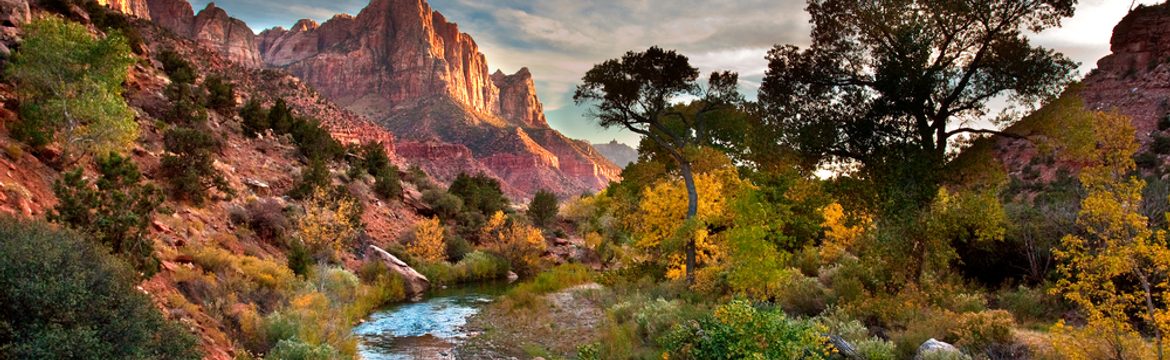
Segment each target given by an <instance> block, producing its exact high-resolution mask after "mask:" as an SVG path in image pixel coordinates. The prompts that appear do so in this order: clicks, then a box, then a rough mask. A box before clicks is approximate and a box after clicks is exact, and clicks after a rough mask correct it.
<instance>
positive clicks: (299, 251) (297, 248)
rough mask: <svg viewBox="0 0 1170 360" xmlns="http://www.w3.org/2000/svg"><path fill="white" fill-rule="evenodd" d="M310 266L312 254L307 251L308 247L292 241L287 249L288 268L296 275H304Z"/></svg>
mask: <svg viewBox="0 0 1170 360" xmlns="http://www.w3.org/2000/svg"><path fill="white" fill-rule="evenodd" d="M312 267H313V255H312V254H310V253H309V249H308V248H307V247H305V245H302V244H301V243H299V242H293V244H292V246H289V249H288V268H289V270H292V272H293V274H296V275H297V276H305V275H308V274H309V270H311V269H312Z"/></svg>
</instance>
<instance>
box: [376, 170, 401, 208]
mask: <svg viewBox="0 0 1170 360" xmlns="http://www.w3.org/2000/svg"><path fill="white" fill-rule="evenodd" d="M374 193H376V194H378V196H381V197H382V198H383V199H386V200H391V199H400V198H402V181H401V180H399V178H398V167H396V166H394V165H390V167H386V168H382V170H380V171H378V173H377V174H374Z"/></svg>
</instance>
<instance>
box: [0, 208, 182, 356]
mask: <svg viewBox="0 0 1170 360" xmlns="http://www.w3.org/2000/svg"><path fill="white" fill-rule="evenodd" d="M0 254H4V256H0V287H2V288H3V289H4V291H3V292H0V358H6V359H55V358H102V359H125V358H156V359H199V358H200V354H199V352H198V348H197V340H196V338H195V337H194V336H193V335H192V334H190V333H188V332H187V331H186V330H184V329H183V328H182V327H181V326H180V325H179V324H176V323H172V322H170V321H167V320H166V319H164V318H163V316H162V314H160V313H159V312H158V310H157V309H156V308H155V307H154V304H152V303H151V301H150V299H149V298H148V297H147V296H146V295H144V294H142V293H141V292H139V291H138V290H136V289H135V288H134V286H135V284H136V280H135V277H134V275H132V274H131V273H130V272H129V271H127V269H126V267H125V265H124V264H122V263H121V262H119V261H118V260H117V259H115V258H113V257H111V256H110V255H108V254H107V252H106V251H105V250H101V249H99V248H97V247H95V246H94V245H93V244H91V243H89V242H87V241H84V240H82V239H81V238H80V237H79V236H78V235H76V234H74V233H71V232H62V231H57V230H53V229H51V228H50V227H49V226H47V225H44V224H40V223H21V222H19V221H17V220H14V219H8V218H4V219H0Z"/></svg>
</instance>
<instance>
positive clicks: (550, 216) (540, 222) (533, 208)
mask: <svg viewBox="0 0 1170 360" xmlns="http://www.w3.org/2000/svg"><path fill="white" fill-rule="evenodd" d="M557 209H558V205H557V196H556V195H555V194H553V193H552V192H549V191H546V190H540V191H537V192H536V195H535V196H533V197H532V201H531V202H529V203H528V218H529V219H531V220H532V223H533V224H534V225H536V226H539V227H548V226H550V225H552V224H553V222H554V221H556V219H557Z"/></svg>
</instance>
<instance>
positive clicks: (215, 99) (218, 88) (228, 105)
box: [203, 75, 236, 113]
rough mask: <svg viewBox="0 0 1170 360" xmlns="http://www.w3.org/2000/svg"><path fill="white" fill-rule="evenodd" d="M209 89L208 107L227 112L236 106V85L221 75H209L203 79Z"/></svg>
mask: <svg viewBox="0 0 1170 360" xmlns="http://www.w3.org/2000/svg"><path fill="white" fill-rule="evenodd" d="M203 88H204V89H206V90H207V107H209V108H211V109H213V110H216V111H219V112H221V113H226V112H227V111H230V110H234V109H235V108H236V86H235V85H234V84H232V83H231V82H230V81H228V80H226V79H224V78H223V76H220V75H212V76H208V77H207V79H204V80H203Z"/></svg>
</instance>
